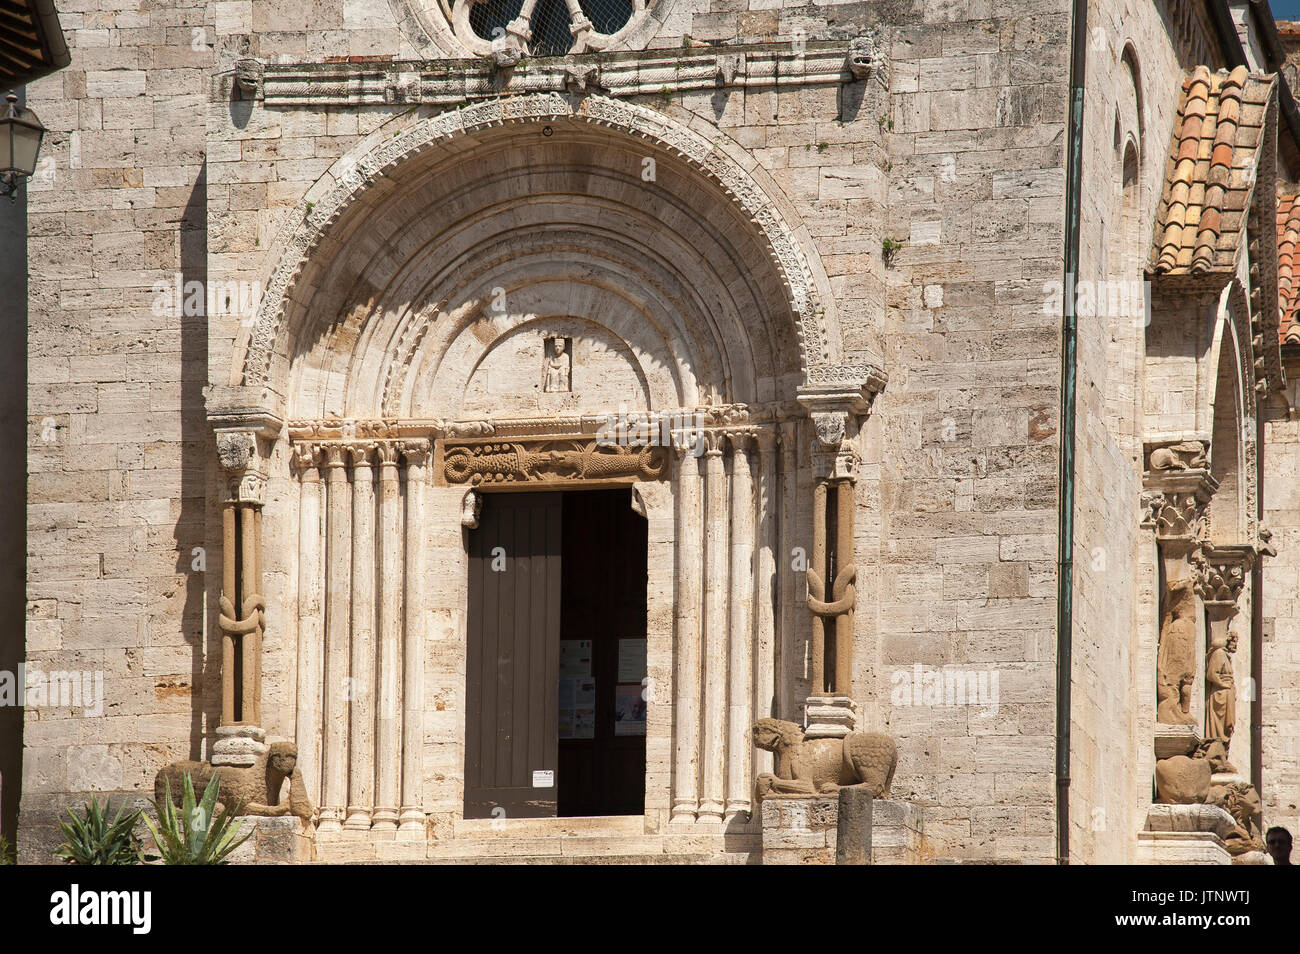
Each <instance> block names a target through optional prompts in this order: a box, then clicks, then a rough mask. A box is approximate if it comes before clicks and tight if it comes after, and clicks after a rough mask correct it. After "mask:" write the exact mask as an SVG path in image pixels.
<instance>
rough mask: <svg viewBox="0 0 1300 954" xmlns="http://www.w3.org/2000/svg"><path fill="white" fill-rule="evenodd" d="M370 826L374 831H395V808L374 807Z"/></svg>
mask: <svg viewBox="0 0 1300 954" xmlns="http://www.w3.org/2000/svg"><path fill="white" fill-rule="evenodd" d="M371 827H372V828H373V829H374V830H375V831H397V809H396V808H376V809H375V815H374V819H373V822H372V824H371Z"/></svg>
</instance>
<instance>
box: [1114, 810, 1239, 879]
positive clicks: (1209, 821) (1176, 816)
mask: <svg viewBox="0 0 1300 954" xmlns="http://www.w3.org/2000/svg"><path fill="white" fill-rule="evenodd" d="M1236 824H1237V823H1236V822H1235V821H1234V820H1233V818H1232V816H1231V815H1229V814H1228V813H1227V812H1226V811H1224V810H1223V809H1222V808H1219V807H1218V806H1217V805H1152V806H1151V808H1150V809H1149V810H1148V812H1147V823H1146V830H1145V831H1141V832H1138V852H1137V861H1138V864H1144V865H1227V864H1231V863H1232V856H1231V855H1229V854H1228V849H1227V848H1226V847H1225V846H1224V843H1223V839H1224V837H1225V836H1227V834H1228V833H1229V832H1231V831H1232V830H1233V828H1234V827H1236Z"/></svg>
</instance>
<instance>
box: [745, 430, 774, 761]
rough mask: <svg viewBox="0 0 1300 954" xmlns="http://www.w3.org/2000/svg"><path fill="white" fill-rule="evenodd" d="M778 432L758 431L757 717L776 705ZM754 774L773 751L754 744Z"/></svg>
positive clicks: (755, 662) (756, 563)
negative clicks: (775, 600) (775, 601)
mask: <svg viewBox="0 0 1300 954" xmlns="http://www.w3.org/2000/svg"><path fill="white" fill-rule="evenodd" d="M776 510H777V486H776V432H775V430H773V429H769V428H763V429H761V430H759V432H758V550H757V552H756V553H755V557H754V576H755V581H754V704H755V707H756V708H755V711H754V713H753V716H754V718H756V719H761V718H766V717H768V716H773V715H775V713H774V712H773V707H774V706H775V705H776V698H775V697H776V671H777V669H776V667H777V665H778V662H777V655H776V639H777V635H776V618H775V612H774V608H773V606H774V604H773V600H774V598H775V593H774V589H775V581H776ZM751 750H752V752H753V755H754V757H753V759H752V764H753V771H754V776H755V777H758V775H761V774H763V773H765V772H771V771H772V753H771V752H769V751H767V750H766V749H758V748H755V747H753V746H751Z"/></svg>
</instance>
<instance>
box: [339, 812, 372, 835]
mask: <svg viewBox="0 0 1300 954" xmlns="http://www.w3.org/2000/svg"><path fill="white" fill-rule="evenodd" d="M343 827H344V828H346V829H347V830H348V831H369V830H370V812H369V811H367V810H366V809H364V808H348V817H347V819H346V820H345V821H344V822H343Z"/></svg>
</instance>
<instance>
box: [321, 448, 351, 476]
mask: <svg viewBox="0 0 1300 954" xmlns="http://www.w3.org/2000/svg"><path fill="white" fill-rule="evenodd" d="M321 455H322V457H324V460H325V469H326V470H327V471H331V472H332V471H339V472H342V470H343V468H345V467H346V466H347V465H348V455H347V445H346V444H322V445H321Z"/></svg>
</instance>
